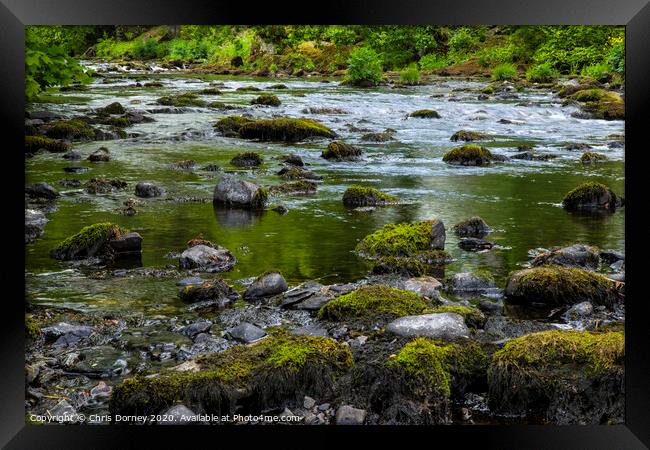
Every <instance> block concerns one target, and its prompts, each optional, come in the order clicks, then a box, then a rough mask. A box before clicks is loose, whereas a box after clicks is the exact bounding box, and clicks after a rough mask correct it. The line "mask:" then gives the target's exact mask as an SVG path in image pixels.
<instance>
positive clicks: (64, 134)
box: [44, 119, 96, 141]
mask: <svg viewBox="0 0 650 450" xmlns="http://www.w3.org/2000/svg"><path fill="white" fill-rule="evenodd" d="M44 129H45V134H46V135H47V137H50V138H55V139H66V140H68V141H90V140H93V139H95V137H96V131H95V129H94V128H92V127H91V126H90V125H88V124H87V123H86V122H84V121H83V120H80V119H70V120H55V121H53V122H50V123H48V124H47V125H46V126H45V128H44Z"/></svg>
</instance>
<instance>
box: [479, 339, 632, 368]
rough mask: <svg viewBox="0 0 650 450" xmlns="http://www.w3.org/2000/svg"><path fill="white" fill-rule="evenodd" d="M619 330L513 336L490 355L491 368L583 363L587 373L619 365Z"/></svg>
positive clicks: (621, 354)
mask: <svg viewBox="0 0 650 450" xmlns="http://www.w3.org/2000/svg"><path fill="white" fill-rule="evenodd" d="M624 358H625V335H624V333H622V332H607V333H594V332H590V331H562V330H551V331H541V332H538V333H532V334H528V335H526V336H522V337H520V338H517V339H513V340H511V341H509V342H507V343H506V345H505V346H504V347H503V348H502V349H501V350H499V351H497V352H496V353H495V354H494V355H493V357H492V367H491V369H492V370H508V369H511V368H512V369H516V370H533V369H534V370H539V369H547V368H552V367H554V368H557V367H560V366H563V365H571V366H574V365H580V366H583V367H584V368H585V369H586V370H587V371H588V372H589V373H590V374H592V375H596V374H598V373H600V372H602V371H605V370H609V369H611V368H614V367H617V366H619V367H620V366H622V365H623V362H624Z"/></svg>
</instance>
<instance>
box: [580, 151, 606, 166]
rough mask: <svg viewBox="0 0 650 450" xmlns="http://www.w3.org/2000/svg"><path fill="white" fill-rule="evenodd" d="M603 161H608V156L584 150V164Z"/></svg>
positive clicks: (582, 158) (582, 161) (581, 159)
mask: <svg viewBox="0 0 650 450" xmlns="http://www.w3.org/2000/svg"><path fill="white" fill-rule="evenodd" d="M601 161H607V156H605V155H603V154H602V153H596V152H584V153H583V154H582V156H581V157H580V162H581V163H582V164H591V163H597V162H601Z"/></svg>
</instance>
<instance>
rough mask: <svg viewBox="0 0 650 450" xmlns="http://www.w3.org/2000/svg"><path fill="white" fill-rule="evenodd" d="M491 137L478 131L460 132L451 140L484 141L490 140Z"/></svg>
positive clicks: (452, 136)
mask: <svg viewBox="0 0 650 450" xmlns="http://www.w3.org/2000/svg"><path fill="white" fill-rule="evenodd" d="M489 138H490V137H489V136H488V135H487V134H484V133H479V132H478V131H467V130H460V131H457V132H455V133H454V134H452V135H451V138H450V140H452V141H454V142H456V141H465V142H470V141H483V140H486V139H489Z"/></svg>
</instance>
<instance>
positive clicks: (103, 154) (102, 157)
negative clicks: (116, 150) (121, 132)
mask: <svg viewBox="0 0 650 450" xmlns="http://www.w3.org/2000/svg"><path fill="white" fill-rule="evenodd" d="M110 160H111V152H110V150H109V149H108V148H106V147H99V148H98V149H97V150H95V151H94V152H92V153H91V154H90V155H88V161H92V162H108V161H110Z"/></svg>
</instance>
